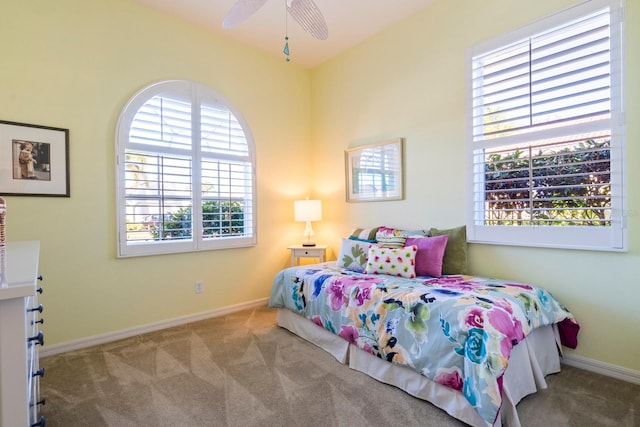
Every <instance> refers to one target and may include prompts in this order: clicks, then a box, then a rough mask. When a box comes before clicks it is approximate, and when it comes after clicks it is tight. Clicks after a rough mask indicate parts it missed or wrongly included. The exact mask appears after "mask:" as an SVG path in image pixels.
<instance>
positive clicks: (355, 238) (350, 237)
mask: <svg viewBox="0 0 640 427" xmlns="http://www.w3.org/2000/svg"><path fill="white" fill-rule="evenodd" d="M349 240H357V241H358V242H367V243H378V241H377V240H376V239H373V240H367V239H359V238H357V237H353V236H349Z"/></svg>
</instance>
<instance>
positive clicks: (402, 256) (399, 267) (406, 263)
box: [364, 245, 418, 279]
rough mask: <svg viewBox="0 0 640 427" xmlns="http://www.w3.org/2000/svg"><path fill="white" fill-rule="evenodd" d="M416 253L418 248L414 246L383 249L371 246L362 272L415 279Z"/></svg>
mask: <svg viewBox="0 0 640 427" xmlns="http://www.w3.org/2000/svg"><path fill="white" fill-rule="evenodd" d="M417 252H418V247H417V246H415V245H411V246H406V247H403V248H385V247H382V246H377V245H371V247H369V252H368V256H367V265H366V268H365V270H364V272H365V273H367V274H387V275H389V276H398V277H406V278H409V279H413V278H414V277H416V253H417Z"/></svg>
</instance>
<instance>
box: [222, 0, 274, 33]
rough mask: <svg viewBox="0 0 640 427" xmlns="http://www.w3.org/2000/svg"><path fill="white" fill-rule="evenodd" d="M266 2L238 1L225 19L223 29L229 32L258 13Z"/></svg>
mask: <svg viewBox="0 0 640 427" xmlns="http://www.w3.org/2000/svg"><path fill="white" fill-rule="evenodd" d="M266 2H267V0H238V2H237V3H236V4H234V5H233V7H232V8H231V9H230V10H229V13H227V16H225V17H224V21H222V28H224V29H225V30H228V29H229V28H233V27H235V26H236V25H238V24H240V23H241V22H242V21H244V20H245V19H247V18H248V17H250V16H251V15H253V14H254V13H256V12H257V11H258V9H260V8H261V7H262V6H263V5H264V4H265V3H266Z"/></svg>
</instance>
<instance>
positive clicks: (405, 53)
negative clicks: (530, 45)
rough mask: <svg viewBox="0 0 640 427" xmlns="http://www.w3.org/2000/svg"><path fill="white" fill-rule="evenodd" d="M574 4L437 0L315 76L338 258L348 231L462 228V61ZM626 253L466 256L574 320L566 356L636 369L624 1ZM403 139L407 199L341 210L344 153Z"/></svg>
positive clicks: (631, 133) (631, 19)
mask: <svg viewBox="0 0 640 427" xmlns="http://www.w3.org/2000/svg"><path fill="white" fill-rule="evenodd" d="M573 3H575V2H574V1H573V0H563V1H558V0H540V1H535V2H532V1H513V0H474V1H467V0H441V1H438V2H436V3H435V4H433V5H432V6H430V7H428V8H427V9H425V10H423V11H422V12H421V13H418V14H417V15H415V16H413V17H411V18H410V19H408V20H406V21H404V22H402V23H401V24H399V25H396V26H394V27H393V28H391V29H389V30H388V31H385V32H384V33H382V34H381V35H379V36H376V37H374V38H373V39H370V40H368V41H367V42H365V43H363V44H361V45H359V46H358V47H356V48H354V49H352V50H350V51H349V52H347V53H345V54H344V55H342V56H340V57H337V58H334V59H333V60H331V61H329V62H327V63H325V64H323V65H321V66H320V67H317V68H316V69H314V70H313V71H312V106H313V118H312V128H313V150H314V154H315V157H314V171H315V184H316V190H317V192H318V193H319V194H321V197H322V198H323V199H324V200H326V201H325V205H326V206H330V207H331V209H332V210H331V212H330V213H331V216H330V217H329V218H327V220H324V219H323V221H322V223H321V227H322V229H320V233H322V234H326V235H330V236H331V241H330V242H329V243H330V244H331V245H332V246H333V247H335V248H338V247H339V244H340V241H339V239H340V237H341V236H344V235H347V234H348V233H349V232H350V231H351V229H352V228H354V227H356V226H376V225H388V226H397V227H405V228H423V227H429V226H435V227H449V226H457V225H461V224H464V222H465V198H464V193H465V170H464V164H465V163H464V157H465V50H466V48H467V47H468V46H472V45H474V44H476V43H478V42H481V41H484V40H486V39H488V38H491V37H493V36H496V35H499V34H501V33H503V32H506V31H509V30H511V29H514V28H517V27H518V26H522V25H525V24H527V23H529V22H531V21H533V20H535V19H537V18H540V17H543V16H545V15H548V14H550V13H552V12H554V11H557V10H559V9H561V8H563V7H567V6H569V5H571V4H573ZM627 6H628V10H627V19H628V22H627V28H628V36H627V43H628V44H627V55H628V56H627V63H628V65H627V69H626V72H627V76H628V81H627V88H628V90H627V95H628V99H627V106H628V112H627V117H628V118H629V121H628V138H627V140H628V147H627V152H628V159H630V161H629V166H631V167H629V168H628V170H627V172H628V195H629V206H628V208H629V214H630V218H629V234H628V236H629V252H628V253H605V252H587V251H568V250H554V249H535V248H518V247H500V246H489V245H476V244H473V245H469V255H470V258H469V268H470V271H471V272H472V273H474V274H479V275H486V276H491V277H502V278H507V279H513V280H520V281H529V282H533V283H537V284H540V285H542V286H545V287H547V288H548V289H550V290H551V291H552V292H553V293H554V294H555V295H556V296H557V297H558V298H559V299H560V300H561V301H562V302H563V303H565V304H566V305H567V306H568V307H569V309H571V310H572V311H573V313H574V314H575V315H576V317H577V318H578V320H579V322H580V324H581V326H582V330H581V333H580V336H579V338H580V344H579V347H578V349H577V350H576V351H573V352H572V353H573V355H576V356H582V357H586V358H590V359H595V360H598V361H601V362H606V363H610V364H614V365H618V366H621V367H626V368H628V369H633V370H640V339H639V338H640V335H639V334H640V333H639V332H638V328H639V326H640V309H638V304H639V302H638V301H639V300H640V286H639V280H640V279H639V278H640V259H639V258H640V214H639V213H638V212H640V191H639V185H640V184H639V183H640V172H639V171H638V169H637V168H635V167H634V162H635V159H638V158H640V146H639V145H638V144H637V141H639V140H640V128H639V126H640V124H639V123H638V120H635V118H637V117H638V114H639V111H640V96H639V90H638V89H639V87H638V82H637V79H636V78H635V77H634V76H637V75H640V57H639V54H640V30H639V28H640V2H639V1H637V0H632V1H631V0H628V1H627ZM394 137H405V138H406V145H405V148H406V153H405V154H406V169H405V173H406V182H407V185H406V199H405V200H404V201H399V202H381V203H353V204H348V203H346V202H344V178H343V176H344V175H343V174H344V160H343V151H344V149H346V148H347V147H350V146H356V145H361V144H364V143H373V142H377V141H383V140H386V139H389V138H394Z"/></svg>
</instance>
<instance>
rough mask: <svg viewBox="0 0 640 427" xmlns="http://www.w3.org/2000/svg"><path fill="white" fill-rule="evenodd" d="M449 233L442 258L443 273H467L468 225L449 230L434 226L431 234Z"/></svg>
mask: <svg viewBox="0 0 640 427" xmlns="http://www.w3.org/2000/svg"><path fill="white" fill-rule="evenodd" d="M445 234H446V235H447V236H449V238H448V239H447V247H446V249H445V250H444V258H443V260H442V274H466V273H467V227H466V226H465V225H463V226H461V227H456V228H450V229H448V230H439V229H437V228H432V229H431V232H430V235H431V236H442V235H445Z"/></svg>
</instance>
